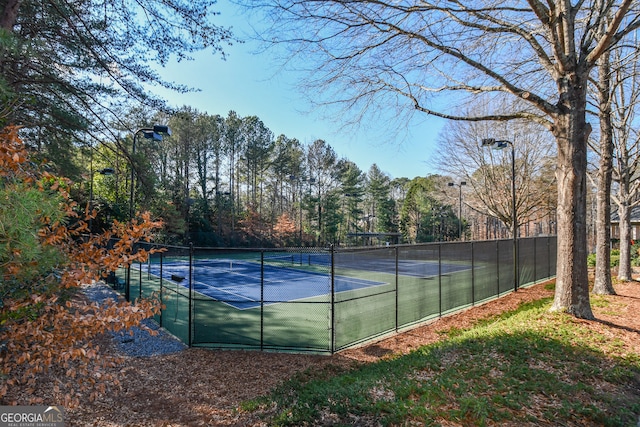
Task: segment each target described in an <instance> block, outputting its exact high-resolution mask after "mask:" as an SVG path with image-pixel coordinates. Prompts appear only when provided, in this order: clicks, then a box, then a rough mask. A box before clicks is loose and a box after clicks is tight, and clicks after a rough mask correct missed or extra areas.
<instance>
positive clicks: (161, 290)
mask: <svg viewBox="0 0 640 427" xmlns="http://www.w3.org/2000/svg"><path fill="white" fill-rule="evenodd" d="M163 258H164V254H163V252H160V306H161V307H162V306H163V305H164V287H163V285H164V283H163V280H162V263H163ZM163 314H164V310H163V309H162V308H160V327H161V328H162V319H163V317H164V316H163Z"/></svg>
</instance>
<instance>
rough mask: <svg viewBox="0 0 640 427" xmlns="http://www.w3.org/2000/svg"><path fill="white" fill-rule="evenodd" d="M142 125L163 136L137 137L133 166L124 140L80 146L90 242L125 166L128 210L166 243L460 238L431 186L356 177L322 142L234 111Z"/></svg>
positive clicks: (113, 202) (454, 216) (114, 215)
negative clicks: (279, 131) (143, 217)
mask: <svg viewBox="0 0 640 427" xmlns="http://www.w3.org/2000/svg"><path fill="white" fill-rule="evenodd" d="M148 120H150V122H149V123H151V122H154V121H156V122H157V121H164V122H166V123H167V125H168V126H169V128H170V129H171V131H172V133H171V136H170V137H164V138H163V140H162V141H161V142H154V141H151V140H147V139H145V138H138V140H137V141H136V145H137V147H136V155H135V156H128V154H131V153H132V152H133V150H132V148H133V147H132V145H133V136H132V135H131V134H129V135H124V136H123V138H122V140H120V141H119V142H117V143H109V142H104V141H102V142H100V143H96V144H86V146H85V147H84V150H83V154H82V158H81V159H80V162H79V163H82V166H81V167H82V168H85V173H84V177H89V180H88V181H89V182H87V181H86V180H85V182H84V183H82V181H80V184H81V185H80V187H79V189H78V198H79V200H81V201H82V202H84V203H85V204H86V203H89V202H90V203H91V204H92V206H95V207H100V209H99V216H98V218H96V220H95V221H94V223H93V226H94V231H96V232H97V231H99V229H100V227H102V226H105V225H108V223H109V221H110V219H120V220H124V219H127V217H128V215H129V212H128V210H127V207H128V204H129V202H130V200H129V199H128V198H129V196H130V191H129V190H130V186H131V182H130V176H131V174H130V168H131V167H133V169H134V172H135V173H134V185H135V186H136V191H135V192H134V194H135V201H134V205H135V208H136V210H151V211H152V212H155V213H156V214H157V215H158V216H159V217H161V218H163V220H164V221H165V228H164V233H163V239H164V241H166V242H167V243H180V244H186V243H194V244H196V245H209V246H242V245H253V246H272V245H292V246H295V245H304V246H309V245H320V246H324V245H329V244H334V245H358V244H385V243H398V242H400V241H403V242H428V241H442V240H454V239H457V238H459V237H460V236H459V234H460V232H461V231H462V232H463V233H464V232H465V230H466V224H464V226H461V225H462V220H461V219H460V218H459V217H458V212H457V210H456V209H455V208H454V204H455V203H453V202H452V199H451V198H449V199H447V197H445V195H443V194H442V189H443V188H446V182H445V181H446V180H447V178H445V177H443V176H439V175H432V176H427V177H417V178H414V179H409V178H406V177H401V178H391V177H390V176H389V175H388V174H386V173H385V172H383V171H382V170H381V169H380V167H379V166H378V165H377V164H373V165H371V167H370V168H369V169H368V170H367V171H363V170H361V169H360V168H359V167H358V165H356V164H355V163H354V162H353V161H350V160H349V159H346V158H339V156H338V155H337V154H336V152H335V150H334V149H333V147H331V145H330V144H329V143H327V142H326V141H325V140H322V139H317V140H315V141H313V142H311V143H309V144H303V143H302V142H300V141H299V140H298V139H296V138H290V137H287V136H285V135H278V136H277V137H275V136H274V135H273V133H272V131H271V130H269V128H268V127H267V126H266V125H265V124H264V123H263V122H262V121H261V120H260V118H258V117H256V116H247V117H240V116H239V115H238V114H237V113H236V112H234V111H230V112H229V113H228V114H227V115H226V117H223V116H221V115H219V114H209V113H203V112H199V111H197V110H195V109H193V108H190V107H183V108H181V109H180V110H179V111H177V112H176V113H175V114H172V115H169V116H167V115H162V114H160V115H156V116H155V117H151V118H149V119H148ZM149 126H152V125H149ZM119 146H122V147H125V151H120V150H119ZM86 168H90V169H91V170H86ZM104 170H109V171H110V173H109V174H108V175H107V174H101V173H100V171H104ZM87 190H88V191H87ZM89 193H91V194H89ZM90 199H91V200H90Z"/></svg>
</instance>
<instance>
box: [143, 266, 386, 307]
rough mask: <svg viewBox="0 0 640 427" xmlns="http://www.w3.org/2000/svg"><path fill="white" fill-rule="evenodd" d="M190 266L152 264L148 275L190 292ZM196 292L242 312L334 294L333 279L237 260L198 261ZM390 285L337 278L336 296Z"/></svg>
mask: <svg viewBox="0 0 640 427" xmlns="http://www.w3.org/2000/svg"><path fill="white" fill-rule="evenodd" d="M189 268H190V265H189V262H188V261H173V262H164V263H163V264H162V271H161V268H160V264H148V266H147V273H149V274H151V275H154V276H156V277H161V276H162V278H163V280H169V281H171V282H174V283H178V284H180V285H181V286H184V287H185V288H187V289H188V288H189V274H190V272H189ZM191 281H192V283H193V285H192V286H193V290H194V291H196V292H198V293H200V294H201V295H205V296H208V297H210V298H213V299H215V300H217V301H222V302H224V303H226V304H229V305H231V306H233V307H235V308H237V309H239V310H245V309H250V308H255V307H259V306H260V305H261V304H262V302H264V304H265V305H269V304H277V303H280V302H290V301H297V300H301V299H305V298H313V297H317V296H321V295H326V294H330V293H331V275H330V274H328V273H327V274H323V273H317V272H310V271H303V270H299V269H296V268H293V267H282V266H272V265H264V266H261V265H260V264H259V263H256V262H251V261H243V260H237V259H210V260H197V261H196V262H194V263H193V265H192V266H191ZM385 284H387V283H386V282H376V281H372V280H365V279H359V278H355V277H343V276H334V282H333V286H334V291H335V292H336V293H339V292H346V291H351V290H356V289H363V288H370V287H374V286H381V285H385Z"/></svg>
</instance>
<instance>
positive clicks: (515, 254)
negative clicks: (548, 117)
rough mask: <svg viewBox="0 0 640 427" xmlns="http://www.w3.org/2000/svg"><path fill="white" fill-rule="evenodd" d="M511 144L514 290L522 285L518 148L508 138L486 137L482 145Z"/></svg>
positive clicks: (500, 147)
mask: <svg viewBox="0 0 640 427" xmlns="http://www.w3.org/2000/svg"><path fill="white" fill-rule="evenodd" d="M508 145H510V146H511V215H512V219H513V290H514V291H517V290H518V287H519V286H520V283H519V282H520V277H519V272H518V216H517V211H516V150H515V147H514V145H513V142H511V141H507V140H504V139H502V140H496V139H493V138H486V139H483V140H482V146H483V147H485V146H488V147H493V148H494V149H495V150H501V149H503V148H506V147H507V146H508Z"/></svg>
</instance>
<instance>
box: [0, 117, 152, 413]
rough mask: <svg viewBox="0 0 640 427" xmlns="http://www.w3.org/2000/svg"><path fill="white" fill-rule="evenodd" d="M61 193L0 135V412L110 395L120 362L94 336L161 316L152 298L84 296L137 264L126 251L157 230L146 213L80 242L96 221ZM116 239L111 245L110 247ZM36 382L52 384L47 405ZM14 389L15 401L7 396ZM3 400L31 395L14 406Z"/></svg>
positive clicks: (10, 135)
mask: <svg viewBox="0 0 640 427" xmlns="http://www.w3.org/2000/svg"><path fill="white" fill-rule="evenodd" d="M69 185H70V183H69V182H68V181H67V180H65V179H61V178H59V177H55V176H53V175H51V174H49V173H47V172H46V171H43V170H42V169H41V168H39V167H38V166H37V165H35V164H33V163H32V162H31V161H30V160H29V156H28V152H27V150H26V148H25V147H24V145H23V143H22V142H21V141H20V139H19V137H18V132H17V128H7V129H5V130H3V131H2V132H0V369H1V378H0V381H1V383H0V402H1V403H2V404H44V403H49V404H54V403H55V404H63V405H65V406H67V407H73V406H75V405H77V404H79V403H80V402H81V401H82V400H84V399H94V398H96V397H97V396H99V395H100V394H101V393H104V392H106V391H107V390H108V389H109V388H111V387H117V386H118V379H117V378H116V377H115V376H114V375H112V374H109V372H112V371H113V370H110V369H109V368H110V367H113V366H115V364H116V363H117V362H118V361H117V360H115V359H109V358H104V357H102V356H101V355H99V348H97V347H96V345H95V344H94V342H95V338H96V337H97V336H99V335H101V334H104V333H105V332H108V331H121V330H126V329H128V328H130V327H132V326H135V325H139V324H140V321H142V320H143V319H145V318H148V317H150V316H152V315H154V314H157V313H158V312H159V310H160V304H159V302H158V301H157V300H138V301H136V302H135V303H134V304H131V303H127V302H124V301H119V302H115V301H114V302H112V303H110V304H106V305H105V304H103V305H98V304H97V303H89V302H87V300H86V298H82V295H81V294H80V292H78V291H79V290H80V289H81V286H82V285H83V284H88V283H91V282H92V281H94V280H99V279H101V278H102V277H104V276H105V275H106V274H108V273H109V272H111V271H115V269H117V268H118V267H120V266H122V265H129V264H130V263H132V262H134V261H144V260H145V259H146V257H147V256H148V252H146V251H144V250H134V244H135V243H136V242H139V241H149V240H150V239H151V237H152V235H153V232H154V231H155V230H157V229H158V228H159V227H160V226H161V223H159V222H154V221H152V220H151V218H150V215H149V214H148V213H147V214H143V215H141V217H140V218H139V219H137V220H133V221H131V223H129V224H124V223H119V222H114V225H113V227H112V228H111V230H109V231H107V232H105V233H103V234H101V235H98V236H90V237H86V233H88V232H89V230H88V227H87V220H88V219H89V218H90V217H95V214H96V213H95V212H90V211H89V210H88V209H87V210H85V215H84V217H85V218H80V215H78V214H77V213H76V211H77V206H76V204H75V203H74V202H73V201H71V199H70V197H69V194H68V192H67V189H68V188H69ZM114 238H116V239H118V240H117V243H116V244H115V245H111V246H108V245H107V243H108V242H109V241H110V239H114ZM107 247H110V249H107ZM44 376H53V377H55V378H56V380H55V381H54V383H53V384H50V390H49V391H48V393H47V395H48V398H50V399H53V400H54V401H53V402H44V400H43V398H42V396H39V395H38V390H41V387H42V384H39V381H41V379H42V378H43V377H44ZM18 388H19V389H20V390H21V393H15V391H16V390H17V389H18ZM10 391H12V392H11V393H10ZM8 395H11V396H16V395H21V396H29V397H28V398H25V400H24V401H20V400H15V399H13V398H12V399H9V398H8Z"/></svg>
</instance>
